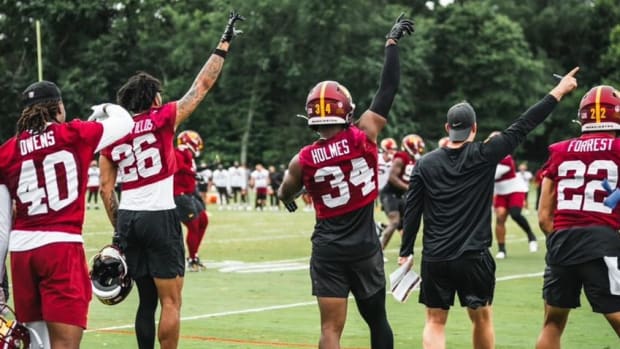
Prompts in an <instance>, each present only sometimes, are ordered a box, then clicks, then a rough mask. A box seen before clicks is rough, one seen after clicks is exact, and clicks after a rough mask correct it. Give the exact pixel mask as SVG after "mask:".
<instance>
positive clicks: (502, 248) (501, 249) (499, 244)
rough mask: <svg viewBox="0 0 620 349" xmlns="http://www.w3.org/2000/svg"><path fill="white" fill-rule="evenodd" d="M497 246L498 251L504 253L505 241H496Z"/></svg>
mask: <svg viewBox="0 0 620 349" xmlns="http://www.w3.org/2000/svg"><path fill="white" fill-rule="evenodd" d="M497 246H498V247H499V251H500V252H504V253H506V243H505V242H503V243H498V244H497Z"/></svg>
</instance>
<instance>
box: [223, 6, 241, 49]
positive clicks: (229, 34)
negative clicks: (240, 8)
mask: <svg viewBox="0 0 620 349" xmlns="http://www.w3.org/2000/svg"><path fill="white" fill-rule="evenodd" d="M236 21H245V17H243V16H242V15H240V14H239V13H237V12H235V11H230V14H229V15H228V23H227V24H226V29H224V33H223V34H222V38H221V39H220V42H231V41H232V39H233V38H234V37H235V36H237V35H239V34H241V33H243V31H241V30H238V29H236V28H235V22H236Z"/></svg>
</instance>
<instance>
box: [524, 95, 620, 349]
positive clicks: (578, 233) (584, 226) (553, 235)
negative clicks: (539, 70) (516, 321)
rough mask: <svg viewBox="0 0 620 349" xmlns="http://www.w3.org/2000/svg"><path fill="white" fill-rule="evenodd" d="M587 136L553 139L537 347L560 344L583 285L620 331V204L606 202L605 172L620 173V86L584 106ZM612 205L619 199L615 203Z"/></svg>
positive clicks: (544, 194) (611, 177)
mask: <svg viewBox="0 0 620 349" xmlns="http://www.w3.org/2000/svg"><path fill="white" fill-rule="evenodd" d="M579 121H580V122H581V125H582V126H581V132H582V134H581V137H578V138H574V139H569V140H565V141H562V142H559V143H555V144H553V145H551V146H550V147H549V159H548V160H547V163H546V164H545V166H544V167H543V170H542V171H543V172H542V175H543V182H542V187H541V196H540V206H539V210H538V218H539V222H540V227H541V229H542V230H543V231H544V232H545V233H546V234H547V257H546V262H547V268H546V269H545V275H544V285H543V298H544V299H545V318H544V326H543V330H542V332H541V334H540V337H539V338H538V342H537V345H536V348H538V349H542V348H559V347H560V337H561V335H562V331H563V330H564V327H565V326H566V322H567V320H568V314H569V311H570V309H571V308H576V307H578V306H579V305H580V302H579V298H580V293H581V288H582V287H583V288H584V291H585V294H586V297H587V298H588V301H589V302H590V305H591V306H592V310H593V311H594V312H596V313H602V314H603V315H604V316H605V317H606V318H607V321H608V322H609V324H610V325H611V326H612V328H613V329H614V331H615V332H616V334H617V335H618V337H619V338H620V235H619V234H618V229H620V207H615V208H612V207H608V206H606V205H605V204H604V199H605V196H606V191H605V189H604V188H603V187H602V186H601V182H602V180H603V179H607V180H608V181H609V185H610V186H611V187H612V188H615V187H617V186H618V184H619V178H618V175H619V173H620V139H619V138H616V137H617V136H618V132H619V131H620V91H618V90H616V89H614V88H613V87H611V86H598V87H595V88H593V89H591V90H590V91H588V92H587V93H586V94H585V95H584V96H583V98H582V100H581V103H580V106H579ZM610 206H612V205H610Z"/></svg>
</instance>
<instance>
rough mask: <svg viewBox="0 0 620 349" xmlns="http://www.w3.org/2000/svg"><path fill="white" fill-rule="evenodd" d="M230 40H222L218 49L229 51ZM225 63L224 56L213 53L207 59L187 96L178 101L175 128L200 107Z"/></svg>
mask: <svg viewBox="0 0 620 349" xmlns="http://www.w3.org/2000/svg"><path fill="white" fill-rule="evenodd" d="M228 46H229V43H228V42H220V43H219V45H217V49H219V50H222V51H228ZM223 65H224V58H223V57H221V56H219V55H217V54H215V53H213V54H211V57H209V59H208V60H207V63H205V65H204V66H203V67H202V69H201V70H200V73H198V76H196V79H195V80H194V83H193V84H192V86H191V87H190V88H189V90H188V91H187V93H185V96H183V98H181V99H180V100H179V101H178V102H177V118H176V122H175V125H174V126H175V128H176V127H177V126H179V124H181V123H182V122H183V121H185V119H187V118H188V117H189V116H190V114H191V113H192V112H193V111H194V110H195V109H196V108H197V107H198V104H200V102H202V100H203V99H204V97H205V96H206V95H207V92H209V90H210V89H211V87H213V85H214V84H215V81H217V77H218V76H219V75H220V72H221V71H222V66H223Z"/></svg>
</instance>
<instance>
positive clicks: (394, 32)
mask: <svg viewBox="0 0 620 349" xmlns="http://www.w3.org/2000/svg"><path fill="white" fill-rule="evenodd" d="M404 16H405V14H404V13H401V14H400V16H398V18H397V19H396V22H394V25H393V26H392V29H390V32H389V33H387V35H386V36H385V38H386V39H393V40H396V41H398V40H399V39H400V38H402V37H403V36H404V35H405V34H408V35H411V34H413V32H414V31H415V28H414V23H413V21H412V20H410V19H403V17H404Z"/></svg>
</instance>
